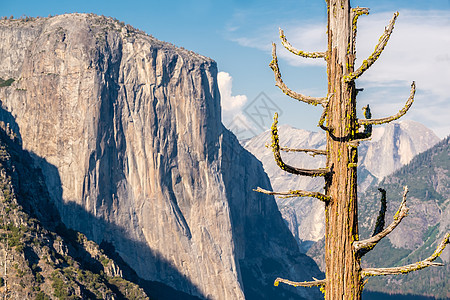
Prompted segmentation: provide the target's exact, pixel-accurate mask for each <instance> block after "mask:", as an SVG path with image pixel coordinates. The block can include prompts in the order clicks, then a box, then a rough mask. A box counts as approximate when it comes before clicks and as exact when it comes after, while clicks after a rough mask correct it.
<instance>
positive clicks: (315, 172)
mask: <svg viewBox="0 0 450 300" xmlns="http://www.w3.org/2000/svg"><path fill="white" fill-rule="evenodd" d="M277 124H278V113H275V116H274V117H273V124H272V128H271V129H272V145H271V147H272V151H273V156H274V158H275V162H276V163H277V165H278V166H279V167H280V168H281V169H282V170H285V171H286V172H288V173H291V174H296V175H303V176H312V177H316V176H325V175H327V174H328V173H329V169H328V168H320V169H300V168H296V167H292V166H290V165H287V164H285V163H284V162H283V160H282V159H281V154H280V145H279V138H278V128H277Z"/></svg>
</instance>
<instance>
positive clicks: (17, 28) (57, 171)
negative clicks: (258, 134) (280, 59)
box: [0, 14, 321, 300]
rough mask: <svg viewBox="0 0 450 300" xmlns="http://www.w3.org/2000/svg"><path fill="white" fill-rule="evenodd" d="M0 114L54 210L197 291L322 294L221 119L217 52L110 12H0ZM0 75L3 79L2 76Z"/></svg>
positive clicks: (128, 257)
mask: <svg viewBox="0 0 450 300" xmlns="http://www.w3.org/2000/svg"><path fill="white" fill-rule="evenodd" d="M0 39H1V41H2V43H1V44H0V78H2V79H4V80H8V79H11V80H12V81H11V80H9V81H8V83H7V84H4V86H2V87H0V99H1V110H0V121H3V122H5V123H7V124H9V127H10V128H11V130H12V131H14V134H15V135H16V136H17V138H18V139H19V140H20V141H21V143H22V144H23V147H24V149H25V150H28V151H29V152H30V153H31V155H32V156H33V158H34V162H35V164H36V166H39V167H40V168H41V169H42V172H43V175H44V177H45V183H46V185H47V188H48V190H49V193H50V197H51V199H52V200H53V201H54V202H55V204H56V207H57V209H58V211H59V213H60V214H61V218H62V221H63V222H64V223H65V224H66V225H67V226H68V227H71V228H74V229H76V230H79V231H81V232H83V233H84V234H86V236H87V237H88V238H89V239H93V240H94V241H96V242H98V243H99V244H101V243H102V242H104V243H107V244H112V245H113V246H114V247H115V249H116V251H117V252H118V253H119V254H120V256H121V257H122V258H123V259H124V260H125V261H126V262H127V263H128V264H129V265H130V266H131V267H133V268H134V269H135V270H136V272H137V273H138V275H139V276H141V277H143V278H145V279H148V280H153V281H160V282H163V283H165V284H167V285H169V286H171V287H173V288H176V289H178V290H180V291H184V292H187V293H190V294H192V295H195V296H198V297H200V298H202V299H206V298H207V299H233V300H235V299H244V298H246V299H290V298H293V297H299V296H300V297H303V298H305V299H319V298H320V296H321V294H320V292H319V291H318V289H290V288H284V287H278V288H275V287H273V281H274V279H275V278H276V277H277V276H284V277H286V278H292V279H295V280H311V278H312V277H316V278H320V277H321V273H320V272H319V269H318V267H317V265H316V264H315V263H314V262H313V260H312V259H310V258H308V257H307V256H305V255H303V254H301V253H300V252H299V251H298V249H297V245H296V242H295V240H294V238H293V237H292V235H291V234H290V232H289V230H288V229H287V227H286V226H285V224H284V222H283V220H282V218H281V215H280V213H279V211H278V209H277V206H276V203H275V201H274V199H273V197H269V196H267V195H262V194H258V193H255V192H253V191H252V189H254V188H256V187H257V186H261V187H263V188H270V182H269V179H268V177H267V175H266V174H265V173H264V170H263V168H262V165H261V163H260V162H259V161H257V160H256V158H255V157H254V156H253V155H251V154H250V153H249V152H247V151H246V150H244V149H243V148H242V147H241V146H240V145H239V142H238V141H237V139H236V138H235V137H234V136H233V135H232V133H230V132H229V131H227V130H226V129H225V128H224V127H223V125H222V123H221V121H220V116H221V113H220V95H219V90H218V88H217V78H216V76H217V66H216V63H215V62H214V61H212V60H211V59H209V58H206V57H204V56H201V55H198V54H195V53H193V52H191V51H187V50H185V49H182V48H177V47H175V46H173V45H171V44H168V43H164V42H161V41H158V40H156V39H155V38H153V37H151V36H148V35H146V34H144V33H142V32H140V31H138V30H135V29H133V28H132V27H131V26H128V25H127V26H125V25H124V24H123V23H121V22H119V21H116V20H113V19H111V18H106V17H99V16H95V15H93V14H70V15H61V16H56V17H50V18H35V19H22V20H1V21H0ZM2 85H3V84H2Z"/></svg>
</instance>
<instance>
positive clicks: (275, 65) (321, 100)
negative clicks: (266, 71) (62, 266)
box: [269, 43, 327, 105]
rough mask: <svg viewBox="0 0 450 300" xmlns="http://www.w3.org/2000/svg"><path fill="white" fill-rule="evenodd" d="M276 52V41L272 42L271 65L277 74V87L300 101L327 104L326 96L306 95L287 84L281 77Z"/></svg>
mask: <svg viewBox="0 0 450 300" xmlns="http://www.w3.org/2000/svg"><path fill="white" fill-rule="evenodd" d="M276 52H277V50H276V45H275V43H272V61H271V62H270V64H269V66H270V68H271V69H272V70H273V73H274V74H275V81H276V84H275V85H276V86H277V87H279V88H280V89H281V90H282V91H283V93H285V94H286V95H288V96H289V97H291V98H294V99H296V100H298V101H302V102H305V103H308V104H312V105H317V104H321V105H325V104H326V102H327V98H326V97H323V98H318V97H310V96H305V95H302V94H299V93H297V92H294V91H292V90H291V89H289V88H288V87H287V86H286V84H285V83H284V82H283V80H282V79H281V72H280V69H279V67H278V58H277V53H276Z"/></svg>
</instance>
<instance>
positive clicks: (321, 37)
mask: <svg viewBox="0 0 450 300" xmlns="http://www.w3.org/2000/svg"><path fill="white" fill-rule="evenodd" d="M391 17H392V13H374V14H370V15H369V16H363V17H361V18H359V21H358V38H357V54H358V57H357V62H356V66H358V65H359V64H360V63H361V62H362V60H364V59H365V58H367V57H368V56H369V55H370V54H371V52H372V51H373V49H374V47H375V45H376V43H377V42H378V39H379V37H380V36H381V34H382V33H383V31H384V28H385V26H386V25H387V24H388V23H389V20H390V19H391ZM285 24H287V25H285V28H283V29H284V31H285V34H286V36H287V38H288V40H289V41H290V43H291V44H292V45H293V46H294V47H296V48H298V49H301V50H304V51H323V50H324V49H326V39H327V37H326V32H325V31H326V24H323V23H308V24H301V25H299V24H298V22H295V21H294V22H292V23H287V22H285ZM240 32H241V31H240V30H236V31H234V32H229V38H230V40H233V41H235V42H237V43H239V44H240V45H242V46H244V47H251V48H254V49H258V50H260V51H265V52H268V53H270V49H271V47H270V41H276V42H277V43H278V34H277V33H278V32H277V27H276V26H274V24H268V25H266V28H258V29H257V32H252V34H250V35H247V36H244V35H241V36H239V35H238V34H239V33H240ZM449 32H450V12H449V11H448V10H447V11H430V10H428V11H418V10H415V11H412V10H409V11H408V10H405V11H402V12H401V14H400V16H399V18H398V19H397V23H396V25H395V29H394V32H393V34H392V36H391V39H390V41H389V43H388V46H387V47H386V49H385V51H384V52H383V53H382V55H381V57H380V59H379V60H378V61H377V62H376V63H375V64H374V65H373V66H372V67H371V69H369V70H368V71H367V72H366V73H365V74H364V75H363V76H362V77H361V78H360V79H359V80H358V85H359V86H362V87H364V88H366V92H364V93H361V94H360V98H359V99H360V100H362V101H363V102H365V103H371V104H373V105H372V107H374V113H375V115H377V114H379V115H380V117H381V116H382V115H383V116H384V115H386V114H392V113H395V112H396V111H398V110H399V109H400V108H401V107H402V105H403V103H404V101H406V98H407V97H408V95H409V86H410V84H411V82H412V81H413V80H414V81H416V85H417V90H418V92H417V94H416V102H415V104H414V105H413V108H412V109H411V112H410V113H409V114H408V115H407V116H408V118H411V119H414V120H416V121H419V122H422V123H424V124H425V125H426V126H428V127H430V128H431V129H433V130H434V131H435V132H436V133H437V134H438V135H439V136H441V137H444V136H446V135H448V134H450V118H448V117H445V115H446V114H448V112H450V94H449V93H448V87H449V86H450V34H449ZM249 36H251V38H250V37H249ZM278 44H279V43H278ZM277 49H279V50H278V55H279V59H280V60H284V62H285V63H288V64H290V65H292V66H299V67H303V66H311V65H318V66H325V63H324V61H323V60H321V59H304V58H299V57H296V56H295V55H293V54H291V53H289V52H287V51H286V50H285V49H284V47H282V46H281V45H280V46H279V47H278V48H277ZM369 92H370V93H371V95H369V94H368V93H369ZM444 112H445V113H444Z"/></svg>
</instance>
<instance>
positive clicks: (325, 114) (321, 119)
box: [317, 94, 333, 131]
mask: <svg viewBox="0 0 450 300" xmlns="http://www.w3.org/2000/svg"><path fill="white" fill-rule="evenodd" d="M332 95H333V94H331V95H330V96H328V101H327V104H326V105H325V107H324V108H323V111H322V114H321V115H320V119H319V124H318V125H317V126H319V127H320V128H322V129H323V130H324V131H331V130H330V129H329V128H328V127H327V126H325V125H324V124H325V119H326V117H327V113H328V106H329V105H328V104H329V103H330V98H331V96H332Z"/></svg>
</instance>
